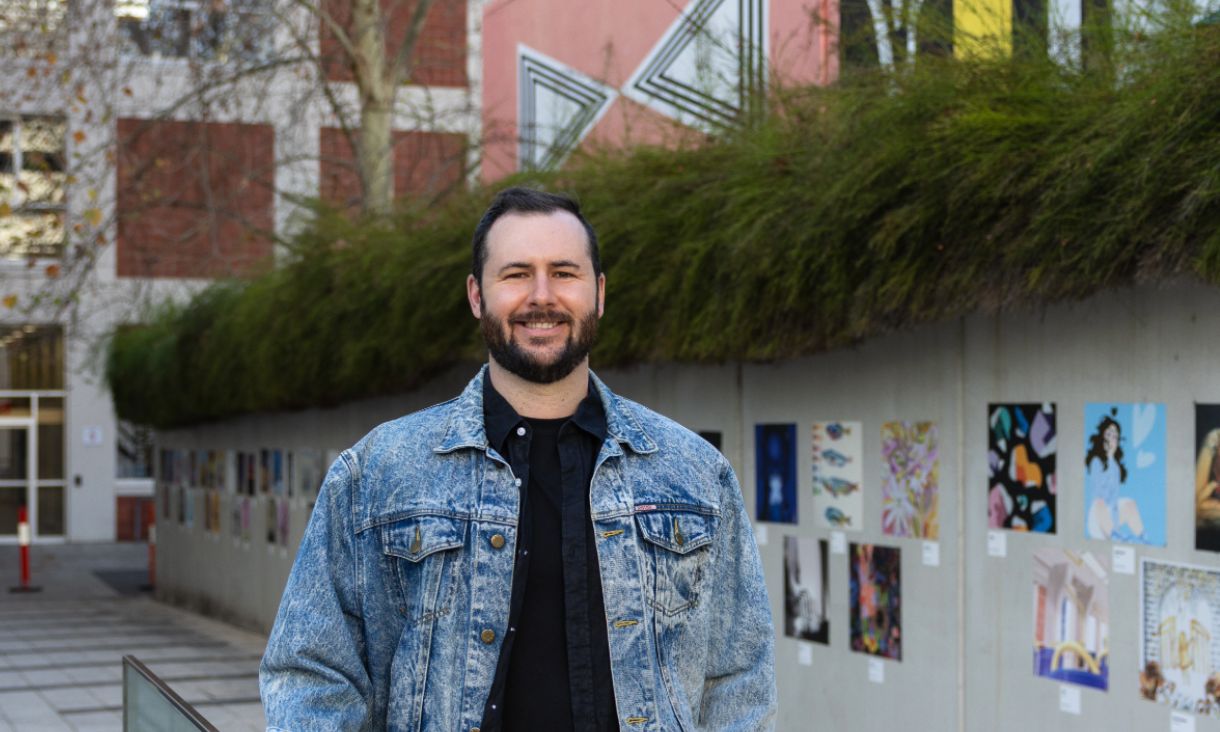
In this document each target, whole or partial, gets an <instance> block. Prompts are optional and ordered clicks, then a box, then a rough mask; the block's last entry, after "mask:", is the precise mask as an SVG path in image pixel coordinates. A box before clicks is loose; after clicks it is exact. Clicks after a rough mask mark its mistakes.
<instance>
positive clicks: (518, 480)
mask: <svg viewBox="0 0 1220 732" xmlns="http://www.w3.org/2000/svg"><path fill="white" fill-rule="evenodd" d="M517 487H518V488H520V487H521V479H520V478H517Z"/></svg>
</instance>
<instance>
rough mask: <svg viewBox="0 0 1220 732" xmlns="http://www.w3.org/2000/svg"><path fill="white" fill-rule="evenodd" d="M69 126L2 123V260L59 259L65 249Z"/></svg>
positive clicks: (54, 120)
mask: <svg viewBox="0 0 1220 732" xmlns="http://www.w3.org/2000/svg"><path fill="white" fill-rule="evenodd" d="M65 133H66V129H65V126H64V121H63V119H61V118H58V117H10V118H7V119H5V118H0V214H4V215H0V257H2V258H4V259H28V258H30V257H58V256H59V255H60V254H61V253H62V252H63V248H64V211H65V200H66V196H65V192H64V188H65V183H66V180H67V175H66V173H65V172H64V137H65Z"/></svg>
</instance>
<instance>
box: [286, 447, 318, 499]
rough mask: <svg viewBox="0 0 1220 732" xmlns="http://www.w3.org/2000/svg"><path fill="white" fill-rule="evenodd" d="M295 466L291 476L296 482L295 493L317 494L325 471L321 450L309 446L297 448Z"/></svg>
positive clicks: (300, 494)
mask: <svg viewBox="0 0 1220 732" xmlns="http://www.w3.org/2000/svg"><path fill="white" fill-rule="evenodd" d="M295 467H296V470H295V471H294V473H293V478H294V481H295V482H296V484H297V495H298V496H315V495H317V493H318V489H319V488H321V487H322V478H323V477H325V472H326V466H325V465H323V464H322V451H321V450H318V449H316V448H311V447H306V448H303V449H301V450H297V452H296V466H295Z"/></svg>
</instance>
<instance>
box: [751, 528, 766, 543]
mask: <svg viewBox="0 0 1220 732" xmlns="http://www.w3.org/2000/svg"><path fill="white" fill-rule="evenodd" d="M754 543H755V544H757V545H759V546H766V545H767V525H766V524H754Z"/></svg>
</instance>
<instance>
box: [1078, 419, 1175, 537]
mask: <svg viewBox="0 0 1220 732" xmlns="http://www.w3.org/2000/svg"><path fill="white" fill-rule="evenodd" d="M1084 428H1085V440H1084V450H1085V456H1084V465H1085V491H1084V495H1085V536H1087V537H1089V538H1090V539H1109V540H1111V541H1119V542H1125V543H1128V544H1150V545H1152V546H1165V533H1166V532H1165V405H1164V404H1130V403H1126V404H1116V403H1104V404H1086V405H1085V408H1084Z"/></svg>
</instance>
